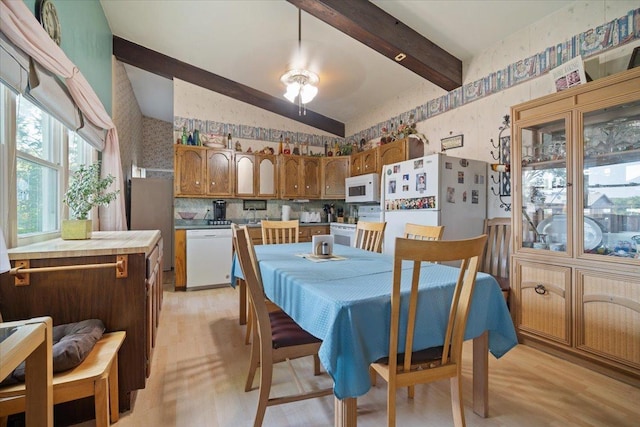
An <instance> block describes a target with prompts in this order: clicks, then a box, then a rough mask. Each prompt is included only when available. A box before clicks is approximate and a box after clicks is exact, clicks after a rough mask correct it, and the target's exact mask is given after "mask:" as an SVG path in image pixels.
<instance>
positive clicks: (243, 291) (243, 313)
mask: <svg viewBox="0 0 640 427" xmlns="http://www.w3.org/2000/svg"><path fill="white" fill-rule="evenodd" d="M237 282H238V291H239V298H240V301H239V302H240V304H239V305H240V313H239V314H238V321H239V322H240V324H241V325H246V324H247V284H246V282H245V281H244V280H243V279H237Z"/></svg>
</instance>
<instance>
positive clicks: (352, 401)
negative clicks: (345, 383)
mask: <svg viewBox="0 0 640 427" xmlns="http://www.w3.org/2000/svg"><path fill="white" fill-rule="evenodd" d="M333 401H334V404H335V421H334V426H335V427H356V425H357V424H358V412H357V410H358V399H357V398H355V397H349V398H347V399H342V400H340V399H338V398H337V397H335V396H334V398H333Z"/></svg>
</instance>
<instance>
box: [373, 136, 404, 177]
mask: <svg viewBox="0 0 640 427" xmlns="http://www.w3.org/2000/svg"><path fill="white" fill-rule="evenodd" d="M406 141H407V140H406V139H401V140H399V141H395V142H392V143H390V144H385V145H381V146H380V147H378V164H377V172H378V173H381V172H382V166H384V165H390V164H392V163H398V162H402V161H404V160H406V159H407V150H406Z"/></svg>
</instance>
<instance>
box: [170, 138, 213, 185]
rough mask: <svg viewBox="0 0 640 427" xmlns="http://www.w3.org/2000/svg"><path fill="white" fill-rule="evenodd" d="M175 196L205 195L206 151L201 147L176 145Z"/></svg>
mask: <svg viewBox="0 0 640 427" xmlns="http://www.w3.org/2000/svg"><path fill="white" fill-rule="evenodd" d="M174 147H175V151H174V165H175V169H174V175H175V182H174V194H175V195H176V196H183V195H190V196H191V195H204V189H205V180H204V179H205V175H204V171H205V167H206V150H203V149H202V148H200V147H190V146H187V145H175V146H174Z"/></svg>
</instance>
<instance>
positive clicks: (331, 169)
mask: <svg viewBox="0 0 640 427" xmlns="http://www.w3.org/2000/svg"><path fill="white" fill-rule="evenodd" d="M321 170H322V198H323V199H344V197H345V187H344V180H345V179H346V178H347V176H348V174H349V157H346V156H340V157H323V158H322V169H321Z"/></svg>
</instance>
